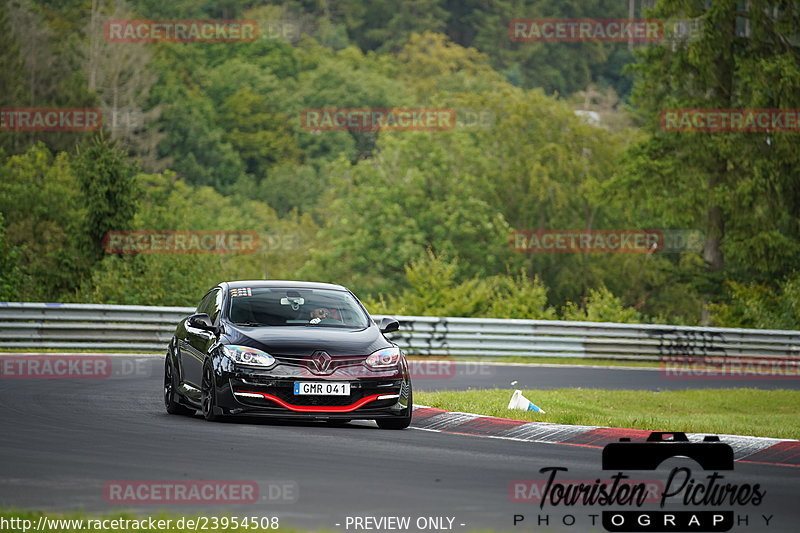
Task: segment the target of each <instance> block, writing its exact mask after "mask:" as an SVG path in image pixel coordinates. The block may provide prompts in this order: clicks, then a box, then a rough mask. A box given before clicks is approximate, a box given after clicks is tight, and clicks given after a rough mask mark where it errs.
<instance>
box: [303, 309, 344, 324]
mask: <svg viewBox="0 0 800 533" xmlns="http://www.w3.org/2000/svg"><path fill="white" fill-rule="evenodd" d="M337 315H338V313H337V312H336V311H335V310H334V311H331V310H330V309H328V308H327V307H318V308H316V309H314V310H313V311H311V320H309V324H319V323H320V322H322V321H323V320H326V319H331V320H341V319H340V318H339V317H338V316H337Z"/></svg>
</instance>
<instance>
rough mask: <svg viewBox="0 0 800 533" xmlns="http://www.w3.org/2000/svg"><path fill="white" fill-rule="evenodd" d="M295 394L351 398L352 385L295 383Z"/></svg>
mask: <svg viewBox="0 0 800 533" xmlns="http://www.w3.org/2000/svg"><path fill="white" fill-rule="evenodd" d="M294 393H295V394H296V395H303V394H305V395H317V396H349V395H350V384H349V383H324V382H323V383H308V382H295V384H294Z"/></svg>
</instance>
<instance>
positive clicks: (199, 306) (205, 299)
mask: <svg viewBox="0 0 800 533" xmlns="http://www.w3.org/2000/svg"><path fill="white" fill-rule="evenodd" d="M210 296H211V293H208V294H206V295H205V296H203V299H202V300H200V303H199V304H197V309H195V310H194V312H195V313H205V311H203V309H205V308H206V306H207V305H208V298H209V297H210Z"/></svg>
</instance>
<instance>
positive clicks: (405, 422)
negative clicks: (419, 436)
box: [375, 391, 414, 429]
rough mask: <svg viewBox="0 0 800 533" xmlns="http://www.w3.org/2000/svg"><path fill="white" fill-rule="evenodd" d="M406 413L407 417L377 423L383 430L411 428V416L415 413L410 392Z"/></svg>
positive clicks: (386, 419) (378, 420)
mask: <svg viewBox="0 0 800 533" xmlns="http://www.w3.org/2000/svg"><path fill="white" fill-rule="evenodd" d="M406 411H407V413H406V415H405V416H400V417H397V418H379V419H377V420H376V421H375V423H376V424H378V427H379V428H381V429H406V428H407V427H408V426H410V425H411V415H412V413H413V412H414V400H413V395H412V393H411V392H410V391H409V393H408V408H407V409H406Z"/></svg>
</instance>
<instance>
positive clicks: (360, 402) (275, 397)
mask: <svg viewBox="0 0 800 533" xmlns="http://www.w3.org/2000/svg"><path fill="white" fill-rule="evenodd" d="M361 374H368V375H366V376H365V375H361ZM298 381H302V382H320V383H329V382H340V383H341V382H347V383H349V384H350V394H349V395H346V396H332V395H331V396H329V395H295V394H294V384H295V382H298ZM216 384H217V390H216V393H217V394H216V396H217V398H216V401H217V406H218V407H219V408H220V410H221V411H222V412H221V414H225V415H256V416H272V417H278V418H303V419H309V418H310V419H322V420H325V419H347V420H356V419H368V420H375V419H378V418H396V417H399V416H407V415H408V412H409V400H410V395H411V394H410V393H411V383H410V380H409V378H408V371H407V368H405V366H401V367H400V368H398V369H393V370H391V371H382V372H358V375H356V374H355V373H353V372H348V371H346V370H344V371H338V370H337V371H335V372H333V373H332V374H331V375H328V376H315V375H310V374H309V372H308V371H307V370H306V369H302V368H291V367H290V368H287V367H286V366H282V365H279V367H278V368H276V369H272V370H269V371H265V370H253V369H246V368H242V367H237V366H233V367H232V368H228V369H224V370H221V371H220V369H219V367H218V371H217V383H216Z"/></svg>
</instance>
